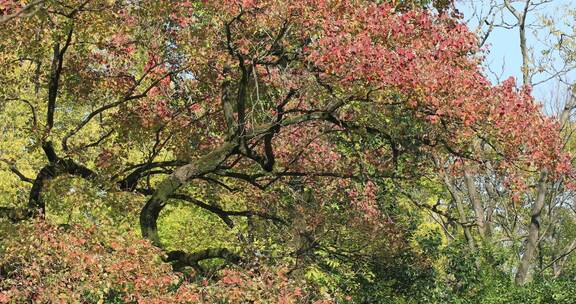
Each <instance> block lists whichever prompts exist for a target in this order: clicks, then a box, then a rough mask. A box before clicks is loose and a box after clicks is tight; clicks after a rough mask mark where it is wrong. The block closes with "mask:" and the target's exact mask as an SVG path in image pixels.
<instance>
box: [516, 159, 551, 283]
mask: <svg viewBox="0 0 576 304" xmlns="http://www.w3.org/2000/svg"><path fill="white" fill-rule="evenodd" d="M546 176H547V172H546V171H545V170H544V171H542V173H540V180H539V181H538V187H537V196H536V201H535V202H534V204H533V205H532V210H531V212H530V226H529V227H528V238H527V240H526V248H525V251H524V255H523V256H522V259H521V260H520V264H519V265H518V271H517V272H516V278H515V282H516V284H519V285H521V284H524V283H525V282H526V277H527V275H528V269H529V268H530V262H531V261H532V259H533V258H534V255H535V253H536V249H537V248H538V240H539V238H540V213H541V212H542V208H544V202H545V198H546Z"/></svg>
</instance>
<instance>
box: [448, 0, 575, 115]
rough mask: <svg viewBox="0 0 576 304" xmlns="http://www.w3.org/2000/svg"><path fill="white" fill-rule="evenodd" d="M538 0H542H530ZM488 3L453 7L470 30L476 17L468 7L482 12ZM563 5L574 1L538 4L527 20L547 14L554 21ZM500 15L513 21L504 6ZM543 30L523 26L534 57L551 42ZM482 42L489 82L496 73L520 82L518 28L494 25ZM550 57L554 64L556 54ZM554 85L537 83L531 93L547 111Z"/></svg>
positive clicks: (461, 1)
mask: <svg viewBox="0 0 576 304" xmlns="http://www.w3.org/2000/svg"><path fill="white" fill-rule="evenodd" d="M492 1H493V2H498V3H502V2H503V0H492ZM541 1H542V0H538V1H533V2H541ZM490 2H491V1H490V0H457V1H456V7H457V8H458V9H459V10H460V12H462V13H463V14H464V19H465V20H467V21H468V22H469V27H470V29H472V30H474V29H475V28H477V25H478V21H477V18H474V15H473V11H474V9H473V8H472V7H473V6H475V7H476V11H479V10H481V9H483V10H484V12H486V10H487V7H488V6H489V3H490ZM512 2H514V1H512ZM521 2H524V1H521ZM521 4H522V3H517V4H514V5H515V6H516V7H517V9H520V8H521ZM567 8H576V0H553V1H552V2H550V3H546V4H543V5H541V6H540V7H539V8H538V9H537V10H535V11H532V12H530V13H529V15H528V18H527V23H528V24H534V23H536V22H537V21H538V20H540V19H541V18H542V16H549V17H552V18H553V19H555V20H558V18H560V17H561V16H563V15H564V12H565V11H566V10H567ZM502 17H503V18H504V20H506V21H508V22H510V23H513V21H514V19H513V17H512V15H511V13H510V12H509V11H507V10H506V9H504V11H503V14H502ZM562 29H563V30H566V29H567V28H566V27H565V26H564V27H562ZM533 31H536V33H537V34H536V35H535V34H534V33H533ZM546 33H547V31H546V30H542V29H527V42H528V46H529V47H530V48H532V50H533V54H534V57H535V58H537V59H538V58H541V57H542V55H541V52H542V50H544V49H546V48H547V46H546V44H547V43H550V42H551V41H552V40H551V39H550V37H546ZM486 44H487V45H488V46H489V52H488V54H487V57H486V61H485V65H486V74H487V76H488V77H489V78H490V79H491V80H492V81H493V82H497V81H498V78H499V77H498V76H501V77H500V80H504V79H506V78H508V77H509V76H513V77H516V78H517V80H518V83H520V82H521V77H522V76H521V70H520V67H521V63H522V58H521V55H520V46H519V34H518V28H514V29H505V28H494V30H493V31H492V32H491V34H490V36H489V38H488V40H487V42H486ZM552 58H553V59H555V60H557V62H556V66H558V65H559V59H560V58H559V57H558V56H557V55H556V56H553V57H552ZM489 70H491V71H493V72H494V73H492V72H489ZM495 74H496V75H495ZM575 76H576V73H575V72H571V73H568V74H567V75H566V76H565V77H564V78H565V80H567V81H571V80H574V79H576V77H575ZM546 78H547V76H545V75H538V76H536V77H535V78H534V80H535V82H539V81H543V80H544V79H546ZM558 86H559V83H558V81H556V80H550V81H546V82H544V83H541V84H538V85H536V86H535V87H534V91H533V92H534V93H533V94H534V96H535V97H536V98H537V99H538V100H539V101H540V102H542V103H544V104H545V106H546V107H547V109H546V110H547V111H549V110H551V109H549V108H550V107H551V106H552V105H551V103H553V102H552V101H551V99H552V98H551V94H552V92H558V91H559V89H558ZM560 86H562V85H560ZM563 90H565V87H564V88H561V89H560V91H563Z"/></svg>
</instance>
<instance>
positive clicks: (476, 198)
mask: <svg viewBox="0 0 576 304" xmlns="http://www.w3.org/2000/svg"><path fill="white" fill-rule="evenodd" d="M464 183H465V184H466V189H467V190H468V196H469V197H470V202H471V203H472V207H473V208H474V214H475V215H476V224H477V226H478V233H479V234H480V238H482V239H484V238H485V236H486V225H485V223H484V207H483V206H482V200H481V199H480V195H479V194H478V190H477V189H476V184H474V177H473V176H472V175H471V174H470V172H469V171H468V169H467V168H465V169H464Z"/></svg>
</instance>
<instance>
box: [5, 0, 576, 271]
mask: <svg viewBox="0 0 576 304" xmlns="http://www.w3.org/2000/svg"><path fill="white" fill-rule="evenodd" d="M12 4H13V5H14V6H15V8H10V9H9V10H8V14H14V13H13V11H14V10H16V11H18V10H24V9H25V7H21V5H20V4H15V3H12ZM394 4H395V1H391V2H383V3H379V2H374V1H360V0H350V1H317V0H302V1H293V2H291V3H286V2H285V1H276V0H267V1H246V0H245V1H235V0H227V1H220V2H211V1H176V2H174V1H139V2H132V1H115V2H110V1H69V2H66V3H61V2H57V1H44V2H43V4H42V5H41V6H38V9H37V10H34V11H30V13H29V14H26V15H22V16H20V17H18V18H10V20H8V21H6V22H3V26H5V27H6V28H7V30H5V31H2V33H1V34H0V35H2V36H3V37H5V38H7V37H8V36H11V37H12V36H15V37H17V38H18V39H15V40H11V39H3V40H2V41H3V42H2V43H1V44H0V49H1V50H2V57H1V64H2V65H3V66H5V68H4V69H3V72H2V74H0V77H1V79H2V82H3V83H5V84H6V85H5V86H4V87H3V89H1V91H0V94H1V96H2V98H3V100H4V101H8V100H10V101H17V102H18V103H16V102H15V103H10V104H17V105H18V107H20V108H16V109H17V110H18V111H21V110H22V107H24V106H27V107H29V108H30V110H29V111H30V113H32V116H31V117H30V121H31V122H32V124H31V126H23V125H22V124H23V122H20V124H21V125H20V126H18V127H16V128H17V129H18V133H19V134H22V135H21V136H24V137H26V138H27V139H29V142H31V144H28V143H27V147H26V149H25V150H24V151H25V152H22V153H19V154H18V158H21V159H28V158H29V159H30V160H34V164H32V165H28V166H30V167H32V168H34V170H35V177H34V178H31V177H28V176H27V175H26V174H24V173H22V172H21V171H20V170H19V169H18V168H19V164H17V163H16V159H8V158H4V162H5V163H7V164H8V167H7V168H8V169H9V170H11V172H13V173H15V176H16V177H18V178H19V179H20V180H21V181H22V182H25V183H31V184H32V185H31V187H30V189H29V195H28V203H27V206H26V207H24V208H3V209H2V210H1V211H2V213H3V214H6V215H7V216H8V217H10V218H11V219H12V220H14V221H18V220H22V219H26V218H30V217H40V218H42V216H46V215H48V214H49V212H47V211H48V210H49V209H50V206H48V205H47V204H46V200H45V199H44V197H43V196H44V192H45V189H46V186H47V185H48V184H49V182H50V181H56V182H58V181H60V180H61V178H63V177H65V176H75V177H78V178H81V179H85V180H87V181H90V182H92V183H93V184H94V187H96V188H98V189H99V190H101V191H103V192H105V193H108V192H110V193H111V192H130V193H134V196H135V197H137V196H140V197H141V196H145V197H146V203H145V204H144V205H143V206H142V207H141V208H140V210H139V213H138V217H139V226H140V230H141V234H142V236H143V237H144V238H145V239H148V240H150V241H151V242H152V244H154V245H156V246H158V247H161V248H164V249H166V251H167V252H166V253H167V260H168V261H170V262H173V263H174V264H177V265H178V266H179V267H186V266H190V267H193V268H195V269H196V270H197V272H199V273H203V272H205V271H206V269H205V268H206V267H205V266H206V265H205V264H203V262H205V260H210V259H214V258H219V259H223V260H226V261H227V262H229V263H249V262H250V261H251V260H256V259H257V258H256V257H255V256H257V253H256V252H241V251H235V250H232V249H231V248H227V247H212V248H204V249H201V250H197V251H194V252H188V251H184V250H180V249H179V248H170V246H167V245H166V244H165V243H164V242H163V241H162V240H161V233H160V232H159V226H158V220H159V217H160V215H161V213H162V211H163V210H165V208H166V206H167V205H168V203H169V202H170V201H184V202H188V203H190V204H193V205H195V206H198V207H200V208H202V209H204V210H206V211H208V212H210V213H212V214H214V215H216V216H218V217H219V218H220V219H221V220H222V221H223V222H224V223H225V224H226V225H227V226H228V227H230V228H233V227H235V225H237V222H238V221H237V220H233V218H234V219H236V218H238V217H241V218H247V220H246V226H247V227H248V228H247V230H248V232H250V229H249V228H250V226H251V225H253V223H252V222H251V221H252V220H253V219H254V218H255V217H258V218H260V219H263V220H264V221H268V222H273V223H276V224H278V225H285V226H288V227H290V228H287V229H293V231H294V233H293V234H294V235H295V236H297V237H296V238H295V240H294V242H295V243H297V245H296V246H295V247H296V248H295V249H294V250H293V252H291V253H290V254H291V255H292V256H295V257H296V260H298V258H300V257H303V256H306V255H308V254H309V253H310V252H313V251H314V250H316V249H318V248H319V247H321V246H323V245H325V243H327V242H328V243H329V242H330V240H331V235H330V234H328V233H326V234H328V235H324V233H320V232H322V231H324V230H325V231H330V229H325V228H324V227H325V226H329V225H331V224H333V225H335V226H336V225H339V224H340V223H342V222H344V223H346V224H349V225H350V227H351V228H350V229H352V228H354V229H359V231H363V230H362V229H365V225H366V224H370V225H372V226H373V227H386V222H387V218H386V215H385V214H383V213H382V210H381V209H382V208H381V207H380V206H379V204H378V197H379V196H382V195H393V194H394V193H401V192H402V191H398V190H397V189H394V188H393V187H388V186H387V185H390V183H392V184H396V185H401V186H400V187H399V188H400V190H404V189H406V188H408V187H410V186H414V185H417V184H418V183H419V182H420V178H421V177H423V176H424V175H426V174H428V173H429V172H430V171H431V170H433V168H434V167H435V164H434V161H435V160H437V159H442V158H450V159H454V160H456V161H455V162H454V164H453V165H451V166H450V167H449V169H450V170H456V169H457V168H458V167H457V166H459V165H460V164H462V163H463V162H465V163H470V162H480V161H484V160H488V159H497V160H498V161H499V166H498V167H497V168H494V170H497V173H498V174H503V173H506V174H507V175H509V176H511V177H513V178H514V181H520V180H522V177H524V176H526V175H529V173H527V172H529V170H546V171H547V172H548V175H547V176H546V178H549V179H551V180H552V179H556V178H558V177H559V176H562V175H566V174H571V167H570V164H569V162H568V159H567V157H566V155H564V154H563V153H561V144H562V141H561V139H560V136H559V126H558V123H557V122H556V121H555V120H553V119H551V118H547V117H545V116H544V115H543V114H542V113H541V112H540V107H539V106H538V105H537V104H536V103H535V102H534V100H533V98H532V97H531V96H530V88H529V87H523V88H521V89H516V87H515V83H514V80H508V81H506V82H504V83H502V84H501V85H497V86H492V85H491V84H490V83H489V81H488V80H487V79H486V78H485V77H484V76H483V74H482V72H481V69H480V68H479V67H478V64H479V63H480V53H479V49H478V40H477V39H476V37H475V35H474V34H473V33H471V32H469V31H468V30H467V28H466V27H465V26H464V25H463V24H461V23H460V22H459V20H458V19H455V18H454V17H453V16H450V15H448V14H447V13H445V12H439V13H435V12H433V11H432V10H430V9H420V8H415V7H413V8H411V7H409V6H406V5H405V3H403V4H402V5H400V6H398V7H396V6H395V5H394ZM441 7H443V8H444V9H446V10H448V8H447V7H448V6H441ZM14 109H15V108H10V107H8V108H6V109H4V113H6V114H5V115H8V113H10V111H14ZM40 113H44V114H43V115H40ZM55 143H56V144H55ZM478 144H481V145H488V146H490V147H491V153H490V154H488V155H487V154H483V153H480V151H479V149H477V148H475V147H477V145H478ZM2 152H3V153H4V151H2ZM20 154H28V155H20ZM41 154H43V156H42V157H45V158H46V159H47V162H46V161H44V160H42V161H41V162H38V159H39V157H40V155H41ZM31 162H32V161H31ZM515 186H516V187H520V188H521V184H519V183H517V184H515ZM402 188H404V189H402ZM469 190H470V191H471V190H472V188H471V187H470V189H469ZM387 191H389V192H390V193H387ZM395 191H398V192H395ZM226 192H232V193H233V194H234V196H235V197H237V198H239V197H241V198H242V205H243V206H242V207H243V208H245V209H240V210H238V209H229V208H228V206H224V204H223V201H224V200H222V198H223V197H224V196H225V195H224V194H223V193H226ZM135 199H136V198H135ZM329 206H335V207H334V208H329ZM235 207H237V206H235ZM479 218H480V217H479ZM336 219H338V220H339V221H341V222H336ZM331 221H333V222H331ZM391 226H393V225H391ZM480 228H481V231H483V229H485V228H483V227H482V226H481V227H480ZM243 232H244V231H243ZM246 234H248V235H241V236H240V240H241V241H242V240H247V241H246V242H243V243H242V244H243V245H244V246H242V247H245V248H244V249H246V248H248V247H249V246H248V245H247V244H249V240H248V239H250V235H249V233H246ZM334 239H337V238H334ZM334 243H336V244H337V245H338V242H334ZM338 250H339V249H338V248H336V250H335V251H336V252H338ZM244 251H249V250H244Z"/></svg>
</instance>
